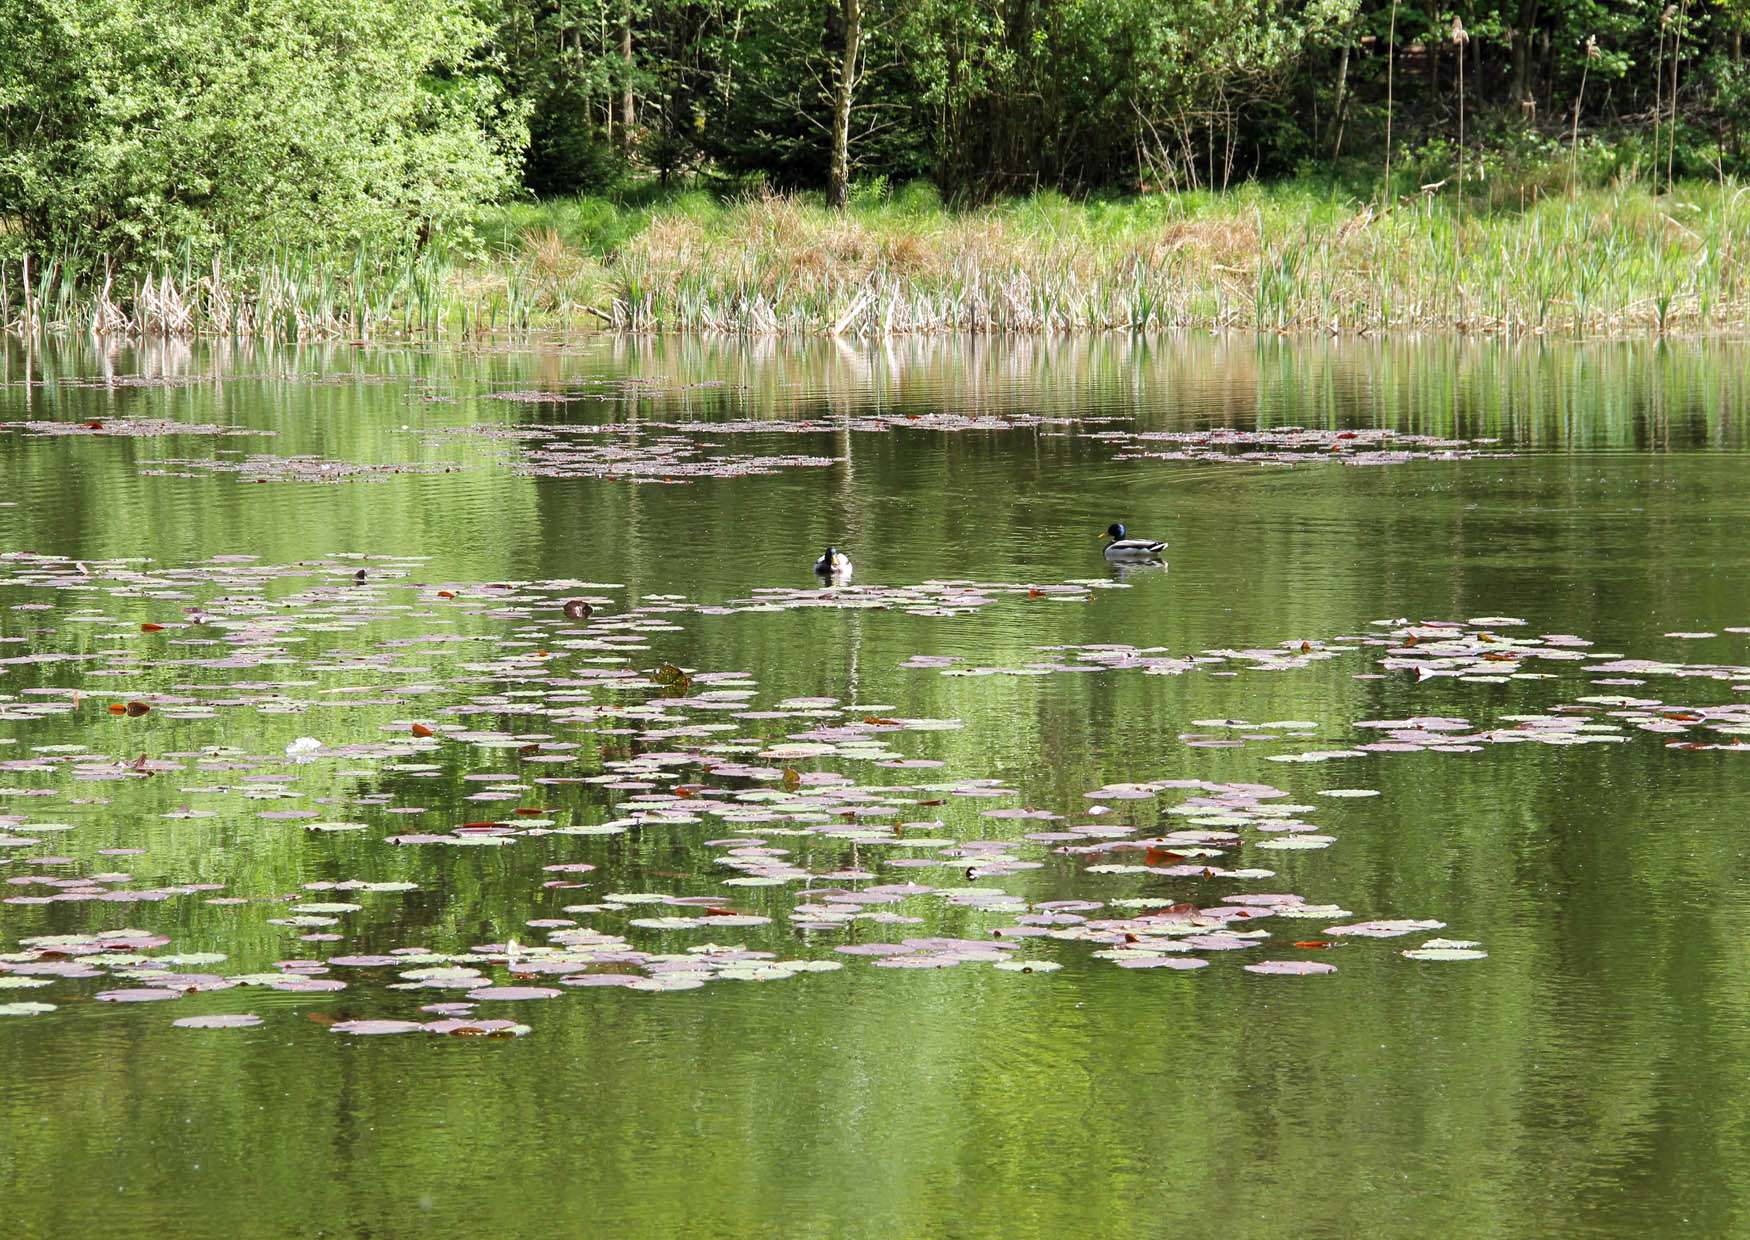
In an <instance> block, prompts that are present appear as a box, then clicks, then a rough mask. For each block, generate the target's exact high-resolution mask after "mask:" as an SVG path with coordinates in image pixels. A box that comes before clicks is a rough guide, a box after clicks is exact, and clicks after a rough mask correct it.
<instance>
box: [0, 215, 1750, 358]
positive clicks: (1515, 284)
mask: <svg viewBox="0 0 1750 1240" xmlns="http://www.w3.org/2000/svg"><path fill="white" fill-rule="evenodd" d="M1495 203H1496V205H1494V206H1492V207H1487V208H1485V207H1482V206H1481V205H1480V204H1476V203H1466V204H1460V203H1459V202H1458V200H1457V199H1456V198H1453V197H1451V196H1449V195H1443V194H1430V195H1425V196H1418V197H1415V198H1412V199H1408V200H1403V201H1400V202H1397V203H1395V204H1392V205H1390V206H1389V207H1381V206H1379V205H1377V204H1366V203H1358V202H1356V201H1353V200H1345V199H1339V198H1335V197H1333V196H1331V195H1330V194H1329V193H1322V192H1319V191H1316V190H1313V189H1309V188H1307V187H1304V186H1294V185H1289V186H1276V187H1247V188H1245V189H1242V190H1239V191H1237V192H1233V193H1229V194H1225V195H1215V194H1203V193H1192V194H1179V195H1150V196H1147V197H1142V198H1128V199H1120V200H1099V201H1092V202H1072V201H1070V200H1067V199H1064V198H1061V197H1058V196H1055V195H1040V196H1037V197H1034V198H1028V199H1018V200H1013V201H1008V202H1004V203H1001V204H998V205H995V206H992V207H988V208H984V209H980V210H976V211H969V212H958V211H950V210H948V209H945V208H944V207H942V206H941V205H940V204H939V203H938V202H937V201H936V200H935V199H934V197H933V196H931V195H929V194H927V193H921V192H912V191H901V192H899V193H897V194H892V195H882V196H873V195H871V196H868V197H865V198H863V199H860V200H859V201H857V202H856V203H854V204H853V206H852V208H851V209H850V210H848V211H846V212H844V213H842V214H840V213H834V212H831V211H828V210H826V209H825V208H824V207H822V206H820V205H819V204H818V203H817V202H815V201H813V200H810V199H807V198H788V197H760V198H750V199H742V200H738V201H728V202H724V201H718V200H716V199H713V198H711V197H709V196H707V195H704V194H700V193H685V194H677V195H672V196H666V197H657V198H653V199H649V200H645V201H629V202H610V201H608V200H605V199H599V198H581V199H566V200H558V201H549V202H545V203H541V204H534V205H519V206H513V207H508V208H504V209H500V210H497V211H494V212H493V213H491V214H489V215H488V216H486V217H485V218H484V219H482V220H481V222H480V236H479V237H478V238H476V239H474V240H473V241H472V242H471V243H470V244H469V246H468V247H467V248H465V249H464V248H463V247H462V246H461V244H459V243H447V242H445V241H444V240H443V239H440V240H439V241H438V242H437V243H436V244H434V245H433V246H431V247H428V248H427V249H426V250H425V251H424V252H423V253H421V254H420V255H418V256H415V257H404V258H398V259H391V258H375V257H372V256H369V255H362V254H361V255H356V256H353V258H352V259H351V260H350V261H348V262H344V263H332V262H330V263H322V262H319V261H316V260H313V259H309V258H304V257H288V258H284V259H280V260H277V261H273V262H267V263H257V264H251V265H244V266H232V265H227V264H225V263H223V262H220V263H216V264H213V265H211V266H201V267H196V266H194V265H193V264H192V263H188V262H185V263H182V264H171V265H169V266H168V267H165V268H162V269H160V270H158V271H157V272H155V273H154V274H153V275H152V276H151V277H150V278H144V279H138V280H134V281H118V280H115V279H113V278H112V279H109V280H108V281H107V283H106V282H105V280H104V278H103V277H102V275H101V273H99V274H98V275H96V276H93V275H91V274H89V272H90V271H91V266H90V264H85V265H84V267H83V271H84V272H85V273H86V274H82V275H79V276H74V275H71V274H69V273H70V272H72V271H74V270H75V267H76V265H75V264H72V263H67V262H61V263H58V264H57V263H51V264H48V265H42V264H38V265H35V266H33V268H32V269H31V271H30V272H29V279H28V280H27V279H26V278H25V277H26V272H25V270H24V268H23V265H22V264H20V263H18V262H12V263H8V264H4V265H0V285H3V286H4V287H0V306H4V307H5V309H6V318H7V321H8V325H9V326H10V327H12V328H13V329H14V330H33V329H35V330H76V331H93V330H94V331H97V332H100V333H116V334H130V333H132V334H138V333H151V334H224V335H296V336H305V337H317V336H328V337H344V338H365V337H384V336H393V335H414V336H432V337H442V336H447V337H455V336H470V335H476V334H482V333H495V332H504V331H522V330H557V331H578V330H592V329H607V330H619V331H636V332H649V331H677V330H678V331H712V332H731V333H755V334H778V333H788V334H811V335H819V334H828V333H837V334H843V335H853V336H855V335H884V334H890V333H911V332H1056V331H1096V330H1156V329H1172V328H1187V327H1203V328H1235V329H1248V330H1260V331H1304V330H1321V331H1335V332H1342V333H1358V332H1382V331H1394V330H1437V331H1438V330H1446V331H1462V332H1472V333H1504V334H1515V335H1517V334H1530V333H1538V332H1542V333H1549V334H1560V335H1641V334H1653V333H1683V334H1706V333H1732V334H1736V333H1741V332H1744V331H1746V330H1750V265H1747V263H1746V256H1745V247H1746V245H1747V244H1750V188H1745V187H1740V186H1738V185H1736V184H1734V183H1733V182H1731V181H1726V182H1724V183H1723V184H1722V183H1710V182H1696V183H1690V184H1684V183H1679V184H1678V186H1677V187H1676V189H1675V191H1674V192H1672V193H1669V194H1659V195H1653V194H1652V193H1650V192H1648V191H1647V190H1646V189H1644V188H1641V187H1639V186H1632V185H1631V186H1627V187H1622V188H1615V189H1609V190H1590V191H1586V192H1583V193H1581V194H1580V195H1579V196H1577V197H1569V196H1567V195H1563V194H1557V195H1555V196H1551V197H1544V198H1540V199H1538V200H1536V201H1529V202H1524V203H1521V202H1518V201H1514V200H1513V198H1512V195H1511V194H1502V193H1501V191H1500V189H1499V187H1496V193H1495Z"/></svg>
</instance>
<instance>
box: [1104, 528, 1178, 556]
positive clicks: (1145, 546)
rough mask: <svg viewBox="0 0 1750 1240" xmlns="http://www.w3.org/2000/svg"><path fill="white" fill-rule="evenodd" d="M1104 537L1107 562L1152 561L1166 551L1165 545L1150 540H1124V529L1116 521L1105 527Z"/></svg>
mask: <svg viewBox="0 0 1750 1240" xmlns="http://www.w3.org/2000/svg"><path fill="white" fill-rule="evenodd" d="M1106 537H1107V538H1108V539H1109V540H1110V541H1109V542H1107V544H1106V558H1107V559H1108V560H1154V559H1159V558H1160V554H1161V552H1163V551H1165V550H1166V549H1167V544H1166V543H1164V542H1156V541H1155V540H1154V539H1151V538H1126V537H1125V536H1124V527H1123V526H1122V525H1120V524H1118V523H1117V522H1116V521H1114V522H1113V523H1112V524H1111V525H1108V526H1107V527H1106Z"/></svg>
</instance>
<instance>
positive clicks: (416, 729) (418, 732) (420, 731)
mask: <svg viewBox="0 0 1750 1240" xmlns="http://www.w3.org/2000/svg"><path fill="white" fill-rule="evenodd" d="M409 730H410V731H411V732H412V733H413V734H414V735H415V736H435V735H437V733H435V732H433V731H432V730H431V729H430V728H428V727H426V726H425V724H423V723H416V724H414V725H413V727H412V728H411V729H409Z"/></svg>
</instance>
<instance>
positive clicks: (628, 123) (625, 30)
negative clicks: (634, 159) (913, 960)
mask: <svg viewBox="0 0 1750 1240" xmlns="http://www.w3.org/2000/svg"><path fill="white" fill-rule="evenodd" d="M620 72H621V73H622V74H624V75H625V76H624V78H623V79H622V87H621V95H620V149H621V150H622V151H630V150H631V149H632V125H633V123H634V122H635V121H636V120H637V110H636V108H635V107H634V105H633V100H632V6H631V4H627V5H626V13H625V20H624V21H623V22H622V23H621V25H620Z"/></svg>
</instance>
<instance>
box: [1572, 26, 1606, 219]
mask: <svg viewBox="0 0 1750 1240" xmlns="http://www.w3.org/2000/svg"><path fill="white" fill-rule="evenodd" d="M1600 55H1601V53H1600V52H1599V50H1598V36H1597V35H1595V34H1589V35H1587V36H1586V59H1585V60H1584V61H1582V62H1581V64H1580V93H1579V94H1577V95H1575V96H1574V134H1573V138H1572V140H1571V143H1570V146H1569V148H1568V194H1569V196H1570V197H1572V196H1573V193H1574V187H1575V184H1576V179H1575V178H1576V177H1577V176H1578V173H1579V169H1580V105H1581V104H1583V103H1584V102H1585V100H1586V73H1587V71H1588V70H1589V69H1591V67H1592V62H1593V61H1594V60H1597V59H1598V57H1599V56H1600Z"/></svg>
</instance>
